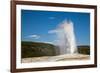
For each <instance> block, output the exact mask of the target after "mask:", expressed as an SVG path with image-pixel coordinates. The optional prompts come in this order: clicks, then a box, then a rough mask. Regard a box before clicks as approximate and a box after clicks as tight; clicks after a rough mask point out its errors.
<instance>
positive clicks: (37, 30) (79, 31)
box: [21, 10, 90, 45]
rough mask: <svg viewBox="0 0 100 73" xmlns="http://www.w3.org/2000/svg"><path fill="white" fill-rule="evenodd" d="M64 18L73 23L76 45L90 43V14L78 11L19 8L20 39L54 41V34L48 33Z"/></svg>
mask: <svg viewBox="0 0 100 73" xmlns="http://www.w3.org/2000/svg"><path fill="white" fill-rule="evenodd" d="M64 20H71V21H72V22H73V23H74V32H75V37H76V42H77V45H89V44H90V14H89V13H79V12H56V11H36V10H21V38H22V41H36V42H38V41H39V42H54V41H55V40H56V38H57V37H56V34H50V33H48V32H50V31H51V30H53V29H56V28H57V26H58V25H59V24H60V23H61V22H62V21H64Z"/></svg>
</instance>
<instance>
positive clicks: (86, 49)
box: [78, 45, 90, 55]
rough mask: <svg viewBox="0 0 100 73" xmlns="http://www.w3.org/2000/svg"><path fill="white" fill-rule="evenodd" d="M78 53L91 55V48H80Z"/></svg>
mask: <svg viewBox="0 0 100 73" xmlns="http://www.w3.org/2000/svg"><path fill="white" fill-rule="evenodd" d="M78 53H80V54H87V55H90V46H88V45H87V46H86V45H85V46H78Z"/></svg>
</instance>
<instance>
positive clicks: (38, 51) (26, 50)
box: [21, 41, 57, 58]
mask: <svg viewBox="0 0 100 73" xmlns="http://www.w3.org/2000/svg"><path fill="white" fill-rule="evenodd" d="M56 48H57V47H56V46H54V45H52V44H48V43H41V42H26V41H22V43H21V52H22V55H21V56H22V58H26V57H40V56H55V55H56Z"/></svg>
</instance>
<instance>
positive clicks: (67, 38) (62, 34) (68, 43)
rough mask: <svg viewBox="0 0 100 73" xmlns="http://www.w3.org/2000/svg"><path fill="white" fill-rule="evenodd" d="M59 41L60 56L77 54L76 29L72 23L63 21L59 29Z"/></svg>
mask: <svg viewBox="0 0 100 73" xmlns="http://www.w3.org/2000/svg"><path fill="white" fill-rule="evenodd" d="M57 31H58V32H56V33H57V35H58V40H59V44H58V45H59V47H60V55H63V54H76V53H78V51H77V46H76V40H75V34H74V27H73V22H72V21H67V20H65V21H63V22H62V23H61V24H60V25H59V27H58V29H57Z"/></svg>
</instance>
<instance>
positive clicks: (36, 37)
mask: <svg viewBox="0 0 100 73" xmlns="http://www.w3.org/2000/svg"><path fill="white" fill-rule="evenodd" d="M28 37H29V38H34V39H39V38H40V36H39V35H35V34H33V35H29V36H28Z"/></svg>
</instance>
